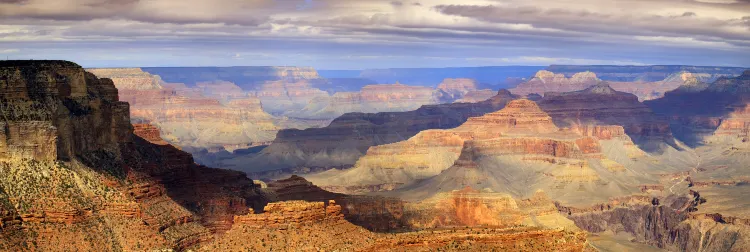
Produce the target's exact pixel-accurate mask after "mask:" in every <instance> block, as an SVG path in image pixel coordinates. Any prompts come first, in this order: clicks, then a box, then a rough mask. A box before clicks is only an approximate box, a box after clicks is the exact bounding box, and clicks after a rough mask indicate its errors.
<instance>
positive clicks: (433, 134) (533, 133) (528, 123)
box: [306, 99, 637, 199]
mask: <svg viewBox="0 0 750 252" xmlns="http://www.w3.org/2000/svg"><path fill="white" fill-rule="evenodd" d="M622 132H624V130H623V129H622V127H617V126H606V127H603V126H599V127H597V126H590V127H582V128H580V129H578V131H573V130H561V129H559V128H557V126H555V124H554V123H553V119H552V117H550V116H548V115H547V114H546V113H544V111H542V110H541V109H540V108H539V107H538V106H537V105H536V104H535V103H534V102H532V101H530V100H526V99H519V100H514V101H511V102H510V103H508V104H507V106H506V107H505V108H503V109H501V110H499V111H496V112H492V113H488V114H485V115H484V116H479V117H472V118H469V119H468V120H467V122H466V123H464V124H463V125H461V126H459V127H457V128H454V129H450V130H427V131H423V132H420V133H419V134H417V135H416V136H414V137H412V138H410V139H409V140H406V141H402V142H397V143H393V144H386V145H380V146H374V147H371V148H370V149H369V150H368V152H367V154H366V155H365V156H363V157H362V158H360V159H359V160H358V161H357V163H356V164H355V165H354V167H353V168H351V169H348V170H341V171H339V170H334V171H329V172H323V173H319V174H314V175H307V176H306V177H307V178H308V179H309V180H311V181H312V182H313V183H315V184H318V185H321V186H322V187H323V188H326V189H330V190H334V191H338V192H346V193H366V192H369V191H373V190H374V191H390V190H394V189H397V188H401V189H403V190H405V191H400V190H397V191H396V192H394V194H397V195H400V196H401V197H405V198H407V199H424V198H427V197H430V196H432V195H434V194H435V193H437V192H440V191H449V190H458V189H461V188H464V187H466V186H472V187H474V186H477V187H478V188H480V189H482V188H485V187H487V188H491V189H492V190H495V191H498V192H508V193H511V195H513V196H516V197H527V196H528V195H530V193H531V192H529V191H528V190H529V188H530V187H526V188H522V187H524V186H522V185H520V184H518V185H515V186H511V184H515V183H510V184H508V183H504V182H503V181H504V180H505V179H508V178H511V177H517V176H527V175H528V176H530V177H528V179H529V181H528V182H531V181H536V183H539V185H540V186H539V187H537V188H536V189H544V190H545V191H548V190H549V189H551V188H553V187H559V188H565V187H567V186H568V185H569V184H572V183H582V184H588V185H589V186H591V187H592V189H593V188H595V187H597V186H600V185H597V183H599V182H600V172H604V173H605V174H610V173H611V172H613V171H611V170H616V169H607V170H606V171H597V170H594V169H593V167H596V168H597V169H599V167H614V164H617V163H616V162H614V161H611V160H608V159H607V158H605V157H604V156H603V155H602V153H601V146H600V143H599V138H597V137H602V139H620V140H621V141H629V140H628V139H627V137H625V136H623V135H624V134H623V133H622ZM623 137H625V139H623ZM590 163H594V164H590ZM496 166H503V167H506V168H505V169H502V170H497V169H491V168H490V167H496ZM527 166H534V167H535V168H534V169H532V170H534V171H533V172H532V171H524V170H525V169H524V167H527ZM511 167H513V168H511ZM542 167H548V168H542ZM516 169H519V170H516ZM526 172H529V173H530V174H527V175H521V174H524V173H526ZM531 173H533V174H538V175H540V176H539V177H536V175H532V174H531ZM542 174H543V176H541V175H542ZM421 180H423V181H421ZM553 184H554V186H553ZM525 186H529V184H526V185H525ZM631 190H632V191H635V190H637V189H636V188H631ZM624 191H628V190H624ZM555 193H558V192H557V191H556V192H555ZM560 193H562V192H560ZM618 193H623V192H618Z"/></svg>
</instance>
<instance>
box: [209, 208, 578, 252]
mask: <svg viewBox="0 0 750 252" xmlns="http://www.w3.org/2000/svg"><path fill="white" fill-rule="evenodd" d="M267 208H268V210H269V211H268V212H266V213H263V214H251V215H248V216H238V217H237V222H236V223H235V225H234V227H233V228H232V230H230V231H229V232H227V234H226V235H224V236H222V237H221V238H220V239H219V240H217V241H215V242H213V243H211V244H209V245H206V246H204V247H202V248H201V250H206V251H215V250H248V249H250V250H252V249H258V248H262V249H269V250H279V249H281V250H303V249H305V248H309V247H315V248H318V249H324V250H337V249H346V250H354V249H356V250H362V251H393V250H399V251H412V250H417V251H422V250H424V249H442V248H445V249H456V250H498V249H499V250H507V249H511V248H515V249H518V248H521V249H524V250H541V249H554V250H565V251H580V250H582V249H583V248H584V246H585V245H584V244H585V242H586V238H585V234H584V233H582V232H571V231H560V230H559V229H558V230H551V229H540V228H526V227H511V228H503V229H494V228H486V227H485V228H468V227H467V228H455V227H454V228H452V229H428V230H423V231H416V232H400V233H398V234H396V235H394V234H387V233H372V232H369V231H367V230H364V229H362V228H360V227H357V226H354V225H351V224H349V223H348V222H346V221H342V220H340V214H337V213H338V211H339V210H340V207H339V206H336V205H335V204H334V203H333V202H329V204H328V205H327V206H326V205H325V204H324V203H323V202H316V203H308V202H283V203H272V204H269V206H268V207H267ZM269 223H270V224H269ZM302 223H303V224H302ZM310 237H314V239H310ZM457 241H461V242H460V243H458V242H457Z"/></svg>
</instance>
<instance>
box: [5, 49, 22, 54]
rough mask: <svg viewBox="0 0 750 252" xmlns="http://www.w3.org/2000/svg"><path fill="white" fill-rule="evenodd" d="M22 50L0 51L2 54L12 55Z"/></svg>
mask: <svg viewBox="0 0 750 252" xmlns="http://www.w3.org/2000/svg"><path fill="white" fill-rule="evenodd" d="M20 51H21V49H0V54H11V53H17V52H20Z"/></svg>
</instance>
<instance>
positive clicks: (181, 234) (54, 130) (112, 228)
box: [0, 61, 265, 251]
mask: <svg viewBox="0 0 750 252" xmlns="http://www.w3.org/2000/svg"><path fill="white" fill-rule="evenodd" d="M0 100H2V103H0V104H2V106H0V108H2V109H1V110H0V111H2V120H3V125H2V126H3V128H4V130H2V132H4V133H3V134H4V137H2V141H0V142H2V143H1V144H0V146H1V147H0V153H2V154H3V155H2V156H1V157H0V199H1V200H0V208H2V210H1V211H0V212H2V215H3V216H2V220H3V221H2V229H1V230H0V232H2V235H1V236H0V237H2V239H0V247H2V248H3V249H7V250H62V251H72V250H99V251H103V250H142V249H146V248H148V249H177V250H182V249H186V248H189V247H193V246H195V245H197V244H199V243H201V242H207V241H209V240H211V239H212V238H213V233H221V232H223V231H225V230H227V229H229V227H230V226H231V222H232V219H233V216H234V215H236V214H244V213H246V212H247V209H248V208H249V207H254V208H259V207H261V206H262V204H264V202H265V201H264V200H263V199H262V198H261V194H260V192H259V191H258V189H259V188H258V187H257V186H256V185H255V184H253V183H252V181H250V180H249V179H248V178H247V177H246V176H245V175H244V174H243V173H239V172H233V171H227V170H218V169H210V168H206V167H202V166H198V165H196V164H195V163H194V162H193V160H192V157H191V156H190V155H189V154H187V153H184V152H182V151H180V150H178V149H176V148H174V147H172V146H170V145H160V144H158V143H161V142H162V141H163V140H161V139H160V138H159V137H158V134H157V132H156V131H155V130H154V129H153V128H151V127H149V126H144V125H137V126H135V127H134V126H132V125H131V124H130V116H129V106H128V104H127V103H126V102H122V101H119V99H118V92H117V89H116V88H115V85H114V83H113V81H112V80H110V79H99V78H97V77H96V76H95V75H94V74H91V73H88V72H85V71H84V70H83V68H81V67H80V66H78V65H77V64H75V63H71V62H66V61H3V62H0ZM134 128H135V129H134ZM136 130H137V131H136ZM136 132H137V133H138V134H140V135H142V136H144V137H146V138H147V139H148V141H153V142H156V143H157V144H153V143H150V142H148V141H147V140H144V139H143V138H141V137H139V136H138V135H135V134H134V133H136Z"/></svg>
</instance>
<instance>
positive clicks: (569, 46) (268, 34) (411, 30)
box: [0, 0, 750, 68]
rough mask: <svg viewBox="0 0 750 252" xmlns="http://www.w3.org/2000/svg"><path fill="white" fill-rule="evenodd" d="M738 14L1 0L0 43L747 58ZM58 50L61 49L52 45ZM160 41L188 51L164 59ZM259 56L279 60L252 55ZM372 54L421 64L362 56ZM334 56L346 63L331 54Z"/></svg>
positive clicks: (589, 58)
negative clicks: (168, 53) (169, 54)
mask: <svg viewBox="0 0 750 252" xmlns="http://www.w3.org/2000/svg"><path fill="white" fill-rule="evenodd" d="M747 10H750V2H749V1H730V0H726V1H724V0H721V1H719V0H712V1H709V0H705V1H697V0H580V1H565V2H561V1H554V0H461V1H459V0H431V1H422V2H421V3H420V2H416V1H409V0H395V1H394V0H360V1H351V0H215V1H178V0H56V1H51V0H0V24H2V25H0V47H5V48H20V49H22V50H23V53H24V54H29V55H32V56H34V57H35V58H39V56H43V55H41V54H42V53H47V54H50V53H53V54H55V55H58V54H59V55H60V57H65V56H71V57H81V58H82V59H83V60H88V61H89V62H99V63H101V62H102V61H103V60H104V58H102V57H96V58H94V57H83V56H77V55H76V54H74V53H72V52H74V51H76V50H94V49H97V50H99V51H98V52H99V53H100V54H101V53H102V52H106V51H101V50H105V49H106V50H113V51H112V52H111V53H104V54H101V55H107V56H111V58H117V59H118V61H117V62H127V61H128V58H129V57H128V55H125V53H134V52H138V51H137V50H136V51H127V50H117V48H123V47H124V48H137V49H138V50H141V51H149V52H150V54H144V55H142V58H138V59H133V60H132V62H148V61H147V60H146V59H147V57H148V56H149V55H152V56H153V55H162V56H160V57H154V61H160V60H164V61H167V60H169V59H172V58H174V57H189V58H192V59H196V60H194V61H189V60H175V61H174V62H176V63H182V64H204V63H206V62H214V63H215V64H218V63H220V62H216V61H214V60H206V59H214V58H211V57H215V58H216V59H224V60H227V59H233V60H234V62H233V64H238V63H240V62H246V63H247V64H252V63H253V62H254V61H257V63H258V64H261V63H262V64H272V63H274V62H276V63H275V64H283V65H287V64H301V63H304V62H306V61H304V60H301V58H303V57H306V59H313V58H314V59H315V60H311V61H310V63H312V64H324V66H326V68H332V66H337V65H338V66H347V67H350V66H351V65H352V64H357V62H356V61H353V60H355V59H359V60H364V59H367V61H368V63H362V64H378V63H376V62H380V63H379V64H381V65H376V66H375V67H391V66H392V65H399V64H406V63H405V62H408V63H409V64H411V65H415V66H418V65H431V64H437V63H438V62H440V63H441V64H450V63H451V62H457V64H479V63H485V64H490V63H493V62H494V63H495V64H503V63H507V64H515V63H519V62H530V63H534V62H539V63H537V64H542V63H543V62H545V61H547V62H552V61H554V62H557V63H560V62H578V63H581V62H584V63H585V62H589V63H592V64H593V63H596V62H603V63H612V62H630V63H644V64H651V63H653V64H696V65H698V64H699V65H712V64H738V65H750V13H748V11H747ZM60 47H64V48H69V51H65V50H62V51H55V50H54V49H56V48H60ZM161 48H173V49H174V50H171V51H169V52H170V53H175V52H183V51H184V52H190V53H185V54H184V55H183V54H181V55H171V56H169V57H166V56H164V55H166V54H162V53H160V49H161ZM260 54H263V55H275V54H278V55H287V56H289V57H287V56H284V57H255V56H254V55H260ZM139 55H140V54H139ZM250 55H253V56H250ZM295 55H296V56H297V57H299V58H300V60H293V59H294V57H295ZM299 55H304V56H299ZM377 55H402V56H404V57H413V58H415V59H422V60H423V62H421V63H420V61H406V60H404V59H397V58H394V57H377V58H373V57H370V56H377ZM529 55H533V56H529ZM347 56H353V57H347ZM359 56H363V57H364V58H363V57H359ZM139 57H141V56H139ZM327 57H329V58H327ZM342 57H343V59H347V60H345V61H344V62H345V63H336V62H335V61H334V59H338V60H341V59H342ZM131 58H132V57H131ZM439 58H441V59H442V58H450V59H452V60H434V59H439ZM462 58H463V59H474V60H457V59H462ZM481 58H487V59H493V60H477V59H481ZM290 59H292V61H291V62H288V60H290ZM431 59H433V60H432V61H431ZM498 59H501V60H498ZM502 59H507V60H502ZM142 60H143V61H142ZM349 60H352V62H350V61H349ZM193 62H196V63H193ZM206 64H207V63H206ZM571 64H572V63H571Z"/></svg>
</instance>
